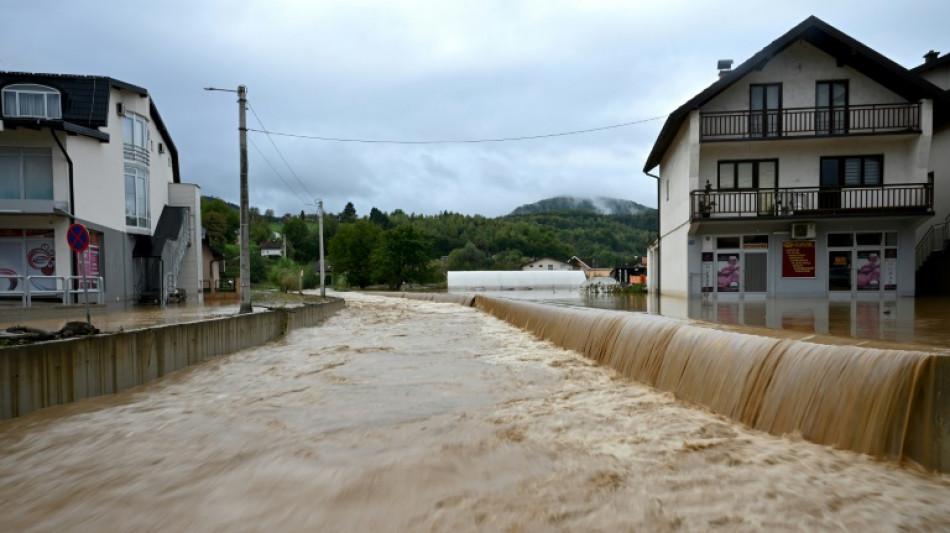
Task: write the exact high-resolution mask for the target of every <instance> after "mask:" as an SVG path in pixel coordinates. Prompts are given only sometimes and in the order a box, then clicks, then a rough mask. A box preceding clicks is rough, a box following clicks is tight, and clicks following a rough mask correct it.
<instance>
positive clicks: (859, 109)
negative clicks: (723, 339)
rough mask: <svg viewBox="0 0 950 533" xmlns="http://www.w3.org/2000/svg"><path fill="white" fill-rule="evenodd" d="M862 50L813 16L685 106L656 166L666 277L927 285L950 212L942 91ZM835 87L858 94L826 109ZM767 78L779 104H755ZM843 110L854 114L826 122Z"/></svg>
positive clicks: (801, 287)
mask: <svg viewBox="0 0 950 533" xmlns="http://www.w3.org/2000/svg"><path fill="white" fill-rule="evenodd" d="M821 33H824V35H818V36H816V34H821ZM836 40H840V42H836ZM814 43H820V44H814ZM861 46H862V45H859V44H858V43H856V42H854V41H852V40H850V38H847V37H840V35H839V34H838V33H837V32H835V31H832V29H830V27H828V26H827V25H825V24H824V23H822V22H821V21H818V20H817V19H814V18H811V19H808V20H806V21H805V22H804V23H802V24H801V25H799V26H798V27H796V28H795V29H793V30H792V31H791V32H789V34H786V35H785V36H783V37H782V38H780V39H778V40H776V41H775V42H774V43H772V44H771V45H770V46H769V47H767V48H766V49H765V50H763V51H762V52H759V53H758V54H757V55H756V56H754V57H753V58H751V59H750V60H749V61H747V62H746V63H743V65H742V66H741V67H740V68H737V69H736V71H732V72H728V73H726V74H725V76H724V77H723V78H721V79H720V80H719V81H718V82H716V83H714V84H713V85H711V86H710V88H709V89H707V90H706V91H704V92H703V93H700V94H699V95H697V97H695V98H693V99H691V100H690V101H689V102H687V103H686V104H684V106H683V107H681V108H680V109H679V110H677V111H676V112H674V114H673V115H671V117H670V118H669V119H668V121H667V124H666V126H665V127H664V131H663V132H661V135H660V138H659V139H658V141H657V146H655V147H654V152H653V153H651V155H650V159H649V160H648V163H647V165H646V167H645V169H644V170H645V171H647V172H649V171H650V169H651V168H653V165H656V166H658V167H659V171H658V173H657V174H658V179H657V186H658V188H659V191H658V193H659V194H658V196H659V210H660V217H659V218H660V232H659V234H660V239H659V243H658V251H657V250H656V249H654V250H653V253H655V254H656V255H657V256H658V257H657V259H658V261H651V262H650V268H651V272H650V274H649V276H650V279H653V278H654V277H657V276H658V277H659V279H660V282H659V287H652V288H654V289H656V290H657V291H658V292H661V293H662V294H663V295H666V296H675V297H699V296H702V297H703V298H707V299H708V298H714V299H725V300H727V301H728V300H731V299H736V298H794V297H807V298H815V297H817V298H830V299H841V298H845V299H863V298H870V297H874V298H876V297H904V296H913V295H914V294H915V245H916V242H917V237H918V236H919V235H920V233H921V232H922V231H923V229H924V228H925V227H926V225H927V224H928V221H929V220H931V218H932V217H933V219H934V220H936V219H937V218H939V217H940V216H941V215H940V213H942V212H943V211H945V210H950V205H948V204H950V197H945V196H944V194H945V191H944V189H947V188H948V182H947V178H946V176H944V175H942V174H941V173H940V172H939V171H938V172H937V173H936V175H937V178H936V180H935V183H933V184H932V185H931V184H930V180H931V179H932V178H931V176H932V173H933V172H934V169H935V168H938V169H940V168H943V169H947V170H950V155H947V154H948V153H950V138H948V135H947V133H948V129H947V126H946V125H937V126H935V122H934V117H935V111H934V108H935V101H934V99H939V100H941V101H942V99H943V96H942V95H940V94H939V92H938V91H934V90H933V88H932V87H928V86H925V85H924V84H920V83H918V82H917V81H915V78H914V76H913V75H912V74H911V73H910V72H909V71H906V69H905V70H903V72H902V71H901V68H900V67H899V66H896V65H893V64H891V63H889V62H887V60H886V59H883V58H881V57H880V56H878V55H876V54H873V53H872V52H870V51H864V50H865V49H863V48H861ZM858 50H861V52H860V53H861V54H864V55H862V56H860V57H859V58H857V59H856V54H858V53H859V52H858ZM831 87H834V89H835V90H837V91H842V89H843V92H844V103H840V104H835V105H838V106H839V107H830V106H828V107H821V106H820V105H819V94H825V93H822V92H821V91H830V90H831ZM765 88H768V90H769V91H771V92H770V93H769V94H770V95H771V96H770V97H769V98H770V100H769V104H767V105H766V106H765V107H754V106H759V105H763V104H762V103H761V102H762V100H761V98H762V97H760V96H754V95H761V94H764V91H765V90H766V89H765ZM837 94H839V95H840V94H841V92H839V93H837ZM755 102H758V103H755ZM820 113H824V115H821V114H820ZM832 113H836V114H834V115H833V114H832ZM828 117H836V118H835V119H836V120H841V121H842V122H841V123H840V124H842V125H840V126H836V127H835V129H834V130H833V131H831V130H822V129H818V128H819V126H818V124H819V121H820V120H825V121H826V122H825V124H827V121H828V120H829V118H828ZM841 117H847V118H846V119H842V118H841ZM756 121H759V122H756ZM766 121H772V122H766ZM802 124H806V126H802ZM836 124H838V123H836ZM671 126H675V129H673V128H671ZM755 127H758V128H763V129H761V130H756V129H754V128H755ZM764 128H772V129H764ZM796 128H798V129H796ZM809 128H810V129H809ZM845 165H847V166H845ZM740 169H741V171H742V172H744V174H742V179H743V181H741V182H740ZM762 169H764V170H762ZM732 172H734V173H735V174H731V173H732ZM838 172H840V174H838ZM724 173H726V174H724ZM832 179H834V180H840V181H835V182H834V184H832V182H831V180H832ZM865 180H867V181H865ZM707 183H708V184H709V193H708V194H704V192H703V191H704V190H705V187H706V184H707ZM723 184H724V185H723ZM721 185H722V187H721ZM783 200H784V202H783ZM710 203H712V204H713V205H712V207H711V209H709V210H708V212H707V211H706V210H705V209H703V208H702V206H703V205H709V204H710ZM935 214H936V216H935ZM943 216H945V215H943ZM941 220H942V218H941ZM793 232H794V235H793Z"/></svg>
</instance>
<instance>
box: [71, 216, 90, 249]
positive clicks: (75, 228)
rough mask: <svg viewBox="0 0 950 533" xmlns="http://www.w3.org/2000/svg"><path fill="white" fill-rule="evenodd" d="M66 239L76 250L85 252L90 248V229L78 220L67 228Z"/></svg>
mask: <svg viewBox="0 0 950 533" xmlns="http://www.w3.org/2000/svg"><path fill="white" fill-rule="evenodd" d="M66 241H67V242H69V247H70V248H72V249H73V251H74V252H84V251H86V248H89V230H87V229H86V226H83V225H82V224H80V223H78V222H77V223H75V224H73V225H71V226H69V229H68V230H66Z"/></svg>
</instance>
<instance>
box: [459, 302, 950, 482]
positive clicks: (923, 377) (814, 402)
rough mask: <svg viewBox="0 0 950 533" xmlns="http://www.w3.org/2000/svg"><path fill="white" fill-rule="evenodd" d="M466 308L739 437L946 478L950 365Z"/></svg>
mask: <svg viewBox="0 0 950 533" xmlns="http://www.w3.org/2000/svg"><path fill="white" fill-rule="evenodd" d="M475 306H476V307H477V308H479V309H481V310H482V311H485V312H488V313H490V314H492V315H494V316H496V317H498V318H501V319H503V320H506V321H508V322H510V323H511V324H513V325H515V326H518V327H520V328H523V329H525V330H528V331H530V332H532V333H534V334H535V335H536V336H538V337H540V338H541V339H544V340H548V341H550V342H552V343H554V344H556V345H558V346H560V347H562V348H566V349H570V350H574V351H577V352H580V353H581V354H583V355H585V356H587V357H589V358H591V359H593V360H595V361H597V362H598V363H600V364H603V365H608V366H610V367H612V368H614V369H616V370H617V371H618V372H620V373H621V374H623V375H624V376H627V377H629V378H631V379H633V380H635V381H637V382H640V383H643V384H646V385H649V386H652V387H655V388H657V389H659V390H663V391H670V392H673V393H674V394H675V395H676V396H677V397H678V398H680V399H683V400H686V401H688V402H692V403H695V404H699V405H703V406H706V407H707V408H709V409H711V410H712V411H714V412H716V413H719V414H722V415H725V416H728V417H730V418H732V419H733V420H736V421H738V422H741V423H743V424H745V425H747V426H749V427H752V428H755V429H758V430H761V431H767V432H769V433H772V434H775V435H784V434H792V433H795V432H799V433H800V434H801V435H802V436H803V437H804V438H806V439H808V440H810V441H812V442H816V443H819V444H825V445H830V446H834V447H836V448H841V449H846V450H852V451H856V452H860V453H864V454H868V455H871V456H874V457H878V458H886V459H890V460H896V461H902V460H904V459H910V460H913V461H915V462H917V463H919V464H920V465H922V466H923V467H924V468H927V469H929V470H938V471H943V472H950V356H948V355H947V354H946V353H940V352H937V351H932V352H928V351H924V350H921V351H914V350H900V349H888V348H876V347H866V346H858V345H853V344H847V345H832V344H818V343H814V342H806V341H804V340H800V339H793V338H774V337H768V336H764V335H753V334H747V333H737V332H731V331H722V330H717V329H713V328H710V327H702V326H701V325H697V324H695V323H692V322H688V321H683V320H677V319H671V318H667V317H662V316H656V315H649V314H643V313H618V312H612V311H601V310H594V309H577V308H563V307H555V306H550V305H541V304H536V303H530V302H523V301H515V300H509V299H503V298H492V297H485V296H476V298H475Z"/></svg>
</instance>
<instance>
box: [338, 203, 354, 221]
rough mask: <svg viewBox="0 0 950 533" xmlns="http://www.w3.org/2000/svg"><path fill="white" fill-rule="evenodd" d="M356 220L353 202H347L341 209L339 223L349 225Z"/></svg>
mask: <svg viewBox="0 0 950 533" xmlns="http://www.w3.org/2000/svg"><path fill="white" fill-rule="evenodd" d="M356 219H357V217H356V208H355V207H353V202H347V203H346V207H344V208H343V212H342V213H340V222H343V223H345V224H350V223H353V222H356Z"/></svg>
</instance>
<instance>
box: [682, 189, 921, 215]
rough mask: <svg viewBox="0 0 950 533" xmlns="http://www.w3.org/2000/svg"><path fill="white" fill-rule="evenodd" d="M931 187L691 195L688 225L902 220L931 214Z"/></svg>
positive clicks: (735, 191)
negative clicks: (802, 219) (833, 217)
mask: <svg viewBox="0 0 950 533" xmlns="http://www.w3.org/2000/svg"><path fill="white" fill-rule="evenodd" d="M933 204H934V198H933V184H931V183H909V184H901V185H883V186H879V187H843V188H838V189H828V188H818V187H789V188H780V189H745V190H728V191H717V190H713V191H710V192H709V193H708V194H707V193H706V192H705V191H702V190H697V191H693V192H692V193H691V194H690V213H691V217H692V218H693V219H701V218H712V219H716V218H723V219H735V218H741V217H772V218H785V217H792V218H797V217H814V216H827V215H875V216H889V215H907V214H926V213H931V212H933Z"/></svg>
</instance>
